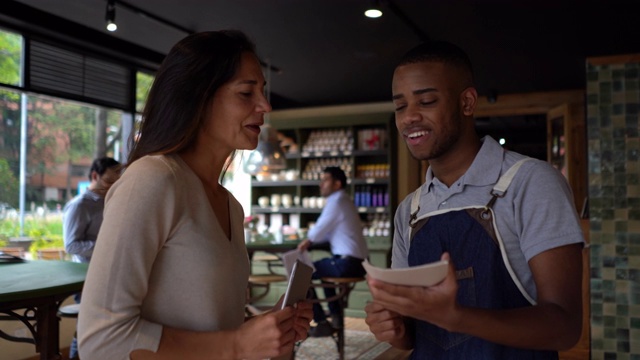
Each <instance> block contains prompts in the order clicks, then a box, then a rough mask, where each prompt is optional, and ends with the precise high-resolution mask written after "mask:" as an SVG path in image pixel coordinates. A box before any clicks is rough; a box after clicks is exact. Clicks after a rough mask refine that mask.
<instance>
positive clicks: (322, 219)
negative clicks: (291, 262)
mask: <svg viewBox="0 0 640 360" xmlns="http://www.w3.org/2000/svg"><path fill="white" fill-rule="evenodd" d="M346 184H347V177H346V175H345V173H344V171H342V169H340V168H339V167H327V168H325V169H324V171H323V174H322V178H321V180H320V195H322V196H323V197H325V198H326V203H325V206H324V208H323V209H322V213H321V214H320V216H319V217H318V220H317V221H316V224H315V225H314V226H313V227H312V228H311V229H310V230H309V233H308V234H307V239H305V240H303V241H302V242H301V243H300V244H299V245H298V250H300V251H304V250H307V249H309V247H311V245H317V244H322V243H329V245H330V248H331V254H332V255H333V256H332V257H329V258H324V259H321V260H318V261H315V262H314V264H313V265H314V266H315V268H316V270H315V272H314V273H313V278H314V279H320V278H322V277H360V276H364V274H365V270H364V268H363V267H362V261H363V260H364V259H366V258H367V256H368V255H369V253H368V249H367V242H366V241H365V239H364V236H363V235H362V220H361V219H360V215H358V210H357V209H356V206H355V204H354V203H353V200H352V199H351V197H350V196H349V194H347V192H346V191H345V189H344V187H345V185H346ZM324 292H325V296H326V297H327V298H328V297H331V296H335V289H333V288H325V289H324ZM312 296H313V297H315V296H316V295H315V291H313V294H312ZM338 306H339V305H338V301H333V302H330V303H329V311H330V312H331V314H332V315H335V314H336V313H337V311H338V310H337V309H338ZM313 319H314V320H315V322H316V323H317V324H318V325H317V326H316V327H314V328H311V329H310V330H309V335H310V336H312V337H321V336H330V335H331V334H332V333H333V330H334V328H340V327H342V325H343V324H342V323H341V321H342V319H341V318H339V317H338V316H332V317H331V324H330V323H329V322H328V321H327V316H326V314H325V312H324V310H323V309H322V306H321V305H320V304H314V306H313Z"/></svg>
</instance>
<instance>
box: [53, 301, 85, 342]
mask: <svg viewBox="0 0 640 360" xmlns="http://www.w3.org/2000/svg"><path fill="white" fill-rule="evenodd" d="M79 312H80V304H70V305H65V306H61V307H60V308H59V309H58V317H59V318H71V319H77V318H78V313H79ZM73 338H74V339H77V338H78V331H77V330H76V331H74V332H73ZM76 341H77V340H76Z"/></svg>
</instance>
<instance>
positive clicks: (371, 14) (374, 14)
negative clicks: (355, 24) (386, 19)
mask: <svg viewBox="0 0 640 360" xmlns="http://www.w3.org/2000/svg"><path fill="white" fill-rule="evenodd" d="M364 16H366V17H368V18H372V19H375V18H379V17H380V16H382V11H380V10H379V9H375V8H371V9H368V10H367V11H365V12H364Z"/></svg>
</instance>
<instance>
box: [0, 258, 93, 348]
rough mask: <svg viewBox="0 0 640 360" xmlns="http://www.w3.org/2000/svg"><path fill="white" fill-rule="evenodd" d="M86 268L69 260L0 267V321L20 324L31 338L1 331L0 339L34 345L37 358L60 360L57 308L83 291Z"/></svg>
mask: <svg viewBox="0 0 640 360" xmlns="http://www.w3.org/2000/svg"><path fill="white" fill-rule="evenodd" d="M87 268H88V264H79V263H74V262H68V261H24V262H20V263H10V264H7V263H2V264H0V320H14V321H21V322H22V323H23V324H25V326H26V327H27V328H28V329H29V331H30V332H31V336H32V337H31V338H19V337H15V336H11V335H9V334H6V333H4V332H2V331H0V337H1V338H3V339H6V340H9V341H17V342H26V343H31V344H34V345H35V346H36V352H38V353H40V359H46V360H49V359H61V358H62V357H61V354H60V329H59V320H60V319H59V318H58V316H57V311H58V307H59V306H60V303H61V302H62V301H63V300H64V299H66V298H67V297H68V296H70V295H73V294H75V293H78V292H80V291H81V290H82V286H83V284H84V279H85V276H86V274H87ZM18 310H21V311H20V312H21V313H19V312H18Z"/></svg>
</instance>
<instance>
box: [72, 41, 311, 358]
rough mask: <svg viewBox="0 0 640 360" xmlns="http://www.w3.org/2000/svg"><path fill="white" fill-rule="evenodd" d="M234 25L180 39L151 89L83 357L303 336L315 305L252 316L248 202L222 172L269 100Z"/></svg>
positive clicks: (277, 342)
mask: <svg viewBox="0 0 640 360" xmlns="http://www.w3.org/2000/svg"><path fill="white" fill-rule="evenodd" d="M264 86H265V80H264V76H263V74H262V68H261V67H260V63H259V61H258V58H257V56H256V53H255V47H254V45H253V43H252V42H251V41H250V40H249V39H248V38H247V37H246V36H245V35H244V34H242V33H241V32H238V31H214V32H203V33H198V34H194V35H190V36H187V37H186V38H184V39H183V40H181V41H180V42H179V43H177V44H176V45H175V46H174V47H173V49H171V51H170V53H169V54H168V55H167V57H166V59H165V60H164V62H163V64H162V65H161V67H160V69H159V71H158V73H157V75H156V79H155V81H154V83H153V86H152V88H151V90H150V92H149V97H148V100H147V104H146V107H145V109H144V112H143V119H142V124H141V127H140V131H139V134H138V135H137V138H136V139H135V142H132V151H131V153H130V156H129V159H128V164H127V169H126V171H125V172H124V174H123V176H122V177H121V179H120V180H119V181H118V182H116V184H114V186H113V187H112V188H111V190H110V191H109V193H108V195H107V198H106V207H105V213H104V222H103V224H102V228H101V229H100V233H99V235H98V240H97V245H96V249H95V252H94V257H93V261H92V263H91V265H90V267H89V272H88V274H87V280H86V283H85V287H84V290H83V300H82V305H81V309H80V316H79V330H78V332H79V334H78V335H79V342H80V346H79V347H80V357H81V358H82V359H83V360H89V359H128V358H131V359H178V358H179V359H192V358H193V359H205V358H215V359H234V358H238V359H263V358H269V357H276V356H279V355H282V354H286V353H290V352H291V350H292V348H293V345H294V343H295V342H296V341H299V340H302V339H304V338H305V337H306V336H307V331H308V329H309V322H310V320H311V318H312V312H311V305H310V304H308V303H305V302H300V303H299V304H297V305H298V306H297V307H295V308H294V307H288V308H286V309H284V310H280V311H275V310H274V311H272V312H269V313H267V314H264V315H260V316H257V317H254V318H252V319H249V320H248V321H245V318H244V304H245V301H246V289H247V280H248V275H249V271H250V269H249V259H248V256H247V251H246V248H245V245H244V231H243V219H244V214H243V210H242V207H241V206H240V204H239V203H238V201H237V200H236V199H235V198H234V197H233V195H231V193H229V192H228V191H227V190H226V189H225V188H224V187H223V186H222V185H221V184H220V179H221V177H222V175H223V173H224V169H225V164H228V161H230V160H229V159H231V158H233V155H234V153H235V151H236V150H238V149H254V148H256V146H257V144H258V135H259V134H260V126H261V125H262V124H263V122H264V119H263V116H264V114H265V113H266V112H269V111H271V106H270V104H269V103H268V101H267V99H266V98H265V96H264Z"/></svg>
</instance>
